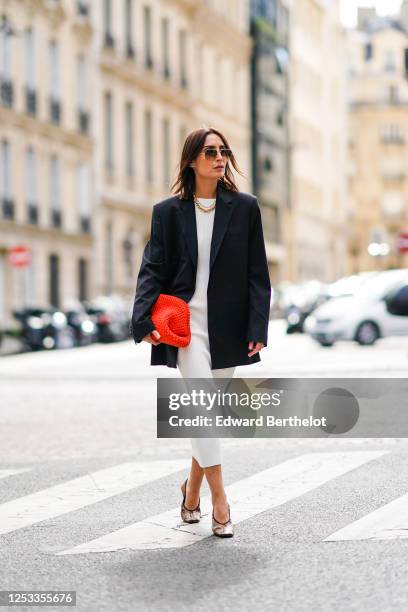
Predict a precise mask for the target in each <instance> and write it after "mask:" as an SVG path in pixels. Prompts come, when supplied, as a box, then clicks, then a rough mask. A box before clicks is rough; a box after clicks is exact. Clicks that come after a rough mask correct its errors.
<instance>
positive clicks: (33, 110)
mask: <svg viewBox="0 0 408 612" xmlns="http://www.w3.org/2000/svg"><path fill="white" fill-rule="evenodd" d="M25 99H26V112H27V113H28V114H29V115H33V116H35V115H36V114H37V93H36V92H35V90H34V89H31V88H30V87H26V90H25Z"/></svg>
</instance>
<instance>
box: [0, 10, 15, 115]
mask: <svg viewBox="0 0 408 612" xmlns="http://www.w3.org/2000/svg"><path fill="white" fill-rule="evenodd" d="M8 29H9V28H8V24H7V20H6V18H5V17H3V19H2V22H0V103H1V104H3V105H4V106H8V107H11V106H12V105H13V84H12V81H11V74H12V67H11V35H10V33H9V31H8Z"/></svg>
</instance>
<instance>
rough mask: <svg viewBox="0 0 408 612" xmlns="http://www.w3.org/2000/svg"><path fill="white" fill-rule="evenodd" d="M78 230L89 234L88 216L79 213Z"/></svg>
mask: <svg viewBox="0 0 408 612" xmlns="http://www.w3.org/2000/svg"><path fill="white" fill-rule="evenodd" d="M79 225H80V230H81V232H82V233H83V234H89V233H90V231H91V220H90V218H89V217H87V216H84V215H81V217H80V220H79Z"/></svg>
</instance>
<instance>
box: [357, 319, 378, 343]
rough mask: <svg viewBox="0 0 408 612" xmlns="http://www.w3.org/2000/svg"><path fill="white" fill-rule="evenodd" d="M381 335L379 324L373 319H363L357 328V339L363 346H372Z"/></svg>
mask: <svg viewBox="0 0 408 612" xmlns="http://www.w3.org/2000/svg"><path fill="white" fill-rule="evenodd" d="M379 337H380V330H379V329H378V325H376V324H375V323H373V322H372V321H363V323H360V325H359V326H358V328H357V331H356V335H355V340H356V342H358V344H361V345H362V346H371V345H372V344H374V342H376V341H377V340H378V338H379Z"/></svg>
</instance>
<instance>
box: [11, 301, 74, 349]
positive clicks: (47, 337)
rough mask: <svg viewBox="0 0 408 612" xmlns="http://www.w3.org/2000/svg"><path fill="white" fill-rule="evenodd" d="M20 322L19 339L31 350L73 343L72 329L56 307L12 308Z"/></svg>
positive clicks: (65, 346)
mask: <svg viewBox="0 0 408 612" xmlns="http://www.w3.org/2000/svg"><path fill="white" fill-rule="evenodd" d="M13 316H14V318H15V319H17V320H18V321H19V322H20V324H21V339H22V341H23V343H24V344H25V345H26V346H27V347H28V348H30V349H31V350H33V351H38V350H41V349H59V348H71V347H72V346H74V345H75V336H74V331H73V329H72V328H71V327H70V326H69V325H68V321H67V317H66V316H65V314H64V313H63V312H61V311H60V310H57V309H56V308H52V307H51V308H49V307H46V308H42V307H38V308H37V307H26V308H21V309H18V310H14V312H13Z"/></svg>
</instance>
